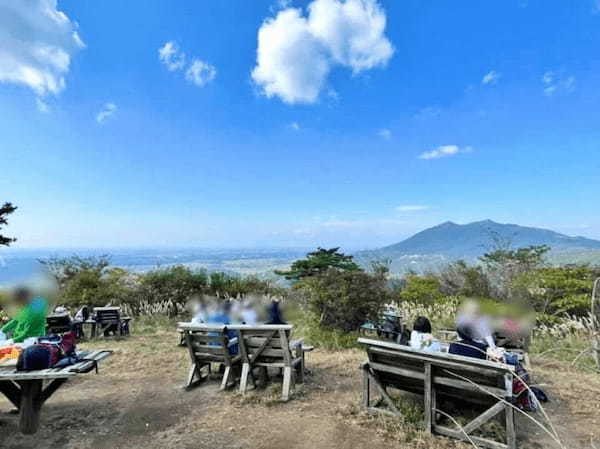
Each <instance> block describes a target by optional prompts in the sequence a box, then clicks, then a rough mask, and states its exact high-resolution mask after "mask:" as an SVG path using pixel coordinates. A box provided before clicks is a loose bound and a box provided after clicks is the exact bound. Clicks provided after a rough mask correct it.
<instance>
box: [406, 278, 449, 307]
mask: <svg viewBox="0 0 600 449" xmlns="http://www.w3.org/2000/svg"><path fill="white" fill-rule="evenodd" d="M440 287H441V286H440V281H439V279H437V278H436V277H435V276H419V275H417V274H408V275H407V276H406V277H405V279H404V286H403V288H402V290H401V291H400V299H401V300H402V301H409V302H416V303H421V304H429V305H430V304H434V303H435V302H437V301H439V300H441V299H442V298H443V297H444V294H443V293H442V291H441V289H440Z"/></svg>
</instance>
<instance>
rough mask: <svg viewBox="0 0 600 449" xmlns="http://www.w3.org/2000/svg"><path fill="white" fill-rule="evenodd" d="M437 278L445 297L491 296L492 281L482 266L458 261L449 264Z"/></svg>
mask: <svg viewBox="0 0 600 449" xmlns="http://www.w3.org/2000/svg"><path fill="white" fill-rule="evenodd" d="M437 277H438V278H439V280H440V289H441V291H442V293H444V294H445V295H448V296H467V297H471V298H488V297H489V296H490V281H489V279H488V276H487V273H486V271H485V270H484V267H483V266H481V265H469V264H468V263H467V262H465V261H464V260H457V261H456V262H452V263H450V264H448V265H447V266H446V267H445V268H444V269H443V270H441V271H440V273H439V274H438V275H437Z"/></svg>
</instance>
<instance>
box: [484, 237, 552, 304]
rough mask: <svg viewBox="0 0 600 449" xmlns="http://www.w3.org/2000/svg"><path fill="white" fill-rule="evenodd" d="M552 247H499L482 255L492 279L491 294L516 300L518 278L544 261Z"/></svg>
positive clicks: (503, 298) (494, 296)
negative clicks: (515, 285) (515, 286)
mask: <svg viewBox="0 0 600 449" xmlns="http://www.w3.org/2000/svg"><path fill="white" fill-rule="evenodd" d="M548 251H550V247H548V246H546V245H539V246H526V247H522V248H517V249H510V248H499V249H496V250H495V251H492V252H489V253H486V254H484V255H483V256H481V257H480V261H481V263H482V264H483V265H484V267H485V270H486V273H487V275H488V279H489V281H490V296H492V297H493V298H495V299H500V300H514V299H522V298H517V297H516V296H517V295H516V294H517V293H518V290H515V289H514V288H513V284H514V282H515V280H516V279H518V278H519V277H521V276H523V275H524V274H526V273H529V272H532V271H533V270H535V269H536V268H538V267H540V266H541V265H542V264H543V263H544V257H545V255H546V253H547V252H548Z"/></svg>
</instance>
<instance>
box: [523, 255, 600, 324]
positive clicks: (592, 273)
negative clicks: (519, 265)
mask: <svg viewBox="0 0 600 449" xmlns="http://www.w3.org/2000/svg"><path fill="white" fill-rule="evenodd" d="M598 274H599V273H598V269H593V268H591V267H589V266H587V265H569V266H564V267H542V268H538V269H536V270H534V271H531V272H527V273H525V274H524V275H522V276H521V277H519V278H518V279H517V280H516V281H515V282H514V288H518V289H520V290H521V293H522V295H523V296H526V297H527V298H528V299H529V302H530V303H531V305H532V306H533V307H534V308H535V309H536V310H537V311H538V312H540V313H542V314H545V315H554V316H559V315H563V314H569V315H579V316H584V315H586V314H587V313H588V312H589V310H590V298H591V294H592V287H593V283H594V279H596V277H597V276H598Z"/></svg>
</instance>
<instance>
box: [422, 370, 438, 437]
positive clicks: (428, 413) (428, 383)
mask: <svg viewBox="0 0 600 449" xmlns="http://www.w3.org/2000/svg"><path fill="white" fill-rule="evenodd" d="M424 382H425V407H424V408H425V431H426V432H428V433H431V432H432V417H433V416H434V413H435V411H434V410H433V409H432V407H431V405H432V401H431V397H432V386H433V378H432V376H431V363H425V379H424Z"/></svg>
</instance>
